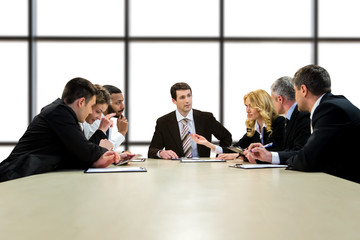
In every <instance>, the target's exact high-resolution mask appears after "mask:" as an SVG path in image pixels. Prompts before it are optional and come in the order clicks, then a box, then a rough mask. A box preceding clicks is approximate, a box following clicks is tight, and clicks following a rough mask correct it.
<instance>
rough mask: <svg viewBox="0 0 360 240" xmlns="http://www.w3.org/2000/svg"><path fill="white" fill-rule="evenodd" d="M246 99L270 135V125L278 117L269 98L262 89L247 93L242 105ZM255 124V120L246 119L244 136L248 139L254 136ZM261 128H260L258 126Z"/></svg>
mask: <svg viewBox="0 0 360 240" xmlns="http://www.w3.org/2000/svg"><path fill="white" fill-rule="evenodd" d="M246 99H249V102H250V107H252V108H254V109H256V110H257V111H258V112H259V114H260V116H261V117H262V119H263V120H264V122H265V125H266V127H265V128H266V131H267V132H269V133H270V135H271V133H272V130H271V123H272V121H273V120H274V119H275V118H276V117H277V116H278V115H277V113H276V110H275V107H274V104H273V102H272V99H271V96H270V95H269V94H268V93H267V92H266V91H265V90H262V89H258V90H256V91H252V92H249V93H248V94H246V95H245V96H244V104H245V102H246ZM255 123H256V120H250V119H246V121H245V125H246V130H247V131H246V132H247V133H246V134H247V136H249V137H252V136H254V134H255ZM260 127H261V126H260Z"/></svg>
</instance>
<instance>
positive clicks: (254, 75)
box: [224, 43, 311, 141]
mask: <svg viewBox="0 0 360 240" xmlns="http://www.w3.org/2000/svg"><path fill="white" fill-rule="evenodd" d="M310 56H311V45H310V44H307V43H245V44H240V43H228V44H226V45H225V63H226V65H225V100H224V102H225V104H224V112H225V116H224V125H225V127H226V128H227V129H228V130H229V131H230V132H231V133H232V135H233V140H234V141H238V140H239V139H240V138H241V137H242V136H243V135H244V134H245V120H246V109H245V106H244V101H243V97H244V95H245V94H247V93H249V92H251V91H254V90H257V89H264V90H266V91H267V92H268V93H269V94H270V86H271V84H272V83H273V82H274V81H275V80H276V79H278V78H279V77H282V76H291V77H292V76H294V73H295V72H296V71H297V70H298V69H299V68H300V67H302V66H305V65H307V64H310V63H311V58H310Z"/></svg>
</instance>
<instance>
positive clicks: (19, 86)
mask: <svg viewBox="0 0 360 240" xmlns="http://www.w3.org/2000/svg"><path fill="white" fill-rule="evenodd" d="M0 53H1V54H0V66H1V71H0V79H1V89H2V91H1V94H0V101H1V103H2V105H1V106H2V113H3V115H2V117H1V118H2V119H1V124H0V133H1V134H0V141H17V140H18V139H19V138H20V137H21V136H22V135H23V133H24V132H25V129H26V127H27V125H28V102H29V101H28V98H29V97H28V96H29V95H28V61H27V53H28V47H27V44H26V43H22V42H0Z"/></svg>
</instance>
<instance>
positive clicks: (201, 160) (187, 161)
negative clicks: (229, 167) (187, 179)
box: [180, 158, 226, 163]
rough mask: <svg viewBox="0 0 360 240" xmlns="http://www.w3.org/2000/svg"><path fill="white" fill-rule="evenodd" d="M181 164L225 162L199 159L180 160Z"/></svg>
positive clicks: (222, 160)
mask: <svg viewBox="0 0 360 240" xmlns="http://www.w3.org/2000/svg"><path fill="white" fill-rule="evenodd" d="M180 162H182V163H203V162H226V161H225V160H224V159H210V158H208V159H206V158H204V159H200V158H181V159H180Z"/></svg>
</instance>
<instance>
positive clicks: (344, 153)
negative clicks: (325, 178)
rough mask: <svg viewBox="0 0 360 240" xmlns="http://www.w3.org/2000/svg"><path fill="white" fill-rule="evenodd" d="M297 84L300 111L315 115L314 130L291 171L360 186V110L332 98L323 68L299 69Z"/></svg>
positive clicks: (292, 161) (293, 159) (291, 160)
mask: <svg viewBox="0 0 360 240" xmlns="http://www.w3.org/2000/svg"><path fill="white" fill-rule="evenodd" d="M293 82H294V88H295V92H296V94H295V96H296V100H297V102H298V105H299V110H300V111H308V112H310V113H311V115H310V116H311V119H312V129H313V130H312V134H311V136H310V138H309V140H308V141H307V143H306V145H305V146H304V148H303V149H302V150H300V151H299V153H298V154H297V155H295V156H293V157H291V158H289V159H288V160H287V163H288V165H289V169H292V170H299V171H307V172H310V171H311V172H313V171H321V172H325V173H329V174H332V175H335V176H338V177H341V178H345V179H348V180H352V181H355V182H358V183H360V159H359V158H358V157H357V155H356V149H358V147H359V141H356V140H355V139H357V136H359V134H360V110H359V109H358V108H357V107H356V106H354V105H353V104H352V103H351V102H350V101H349V100H347V99H346V98H345V97H344V96H340V95H333V94H331V80H330V76H329V74H328V72H327V71H326V70H325V69H324V68H322V67H320V66H316V65H308V66H305V67H303V68H301V69H299V70H298V71H297V72H296V73H295V76H294V80H293ZM354 149H355V151H354Z"/></svg>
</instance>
